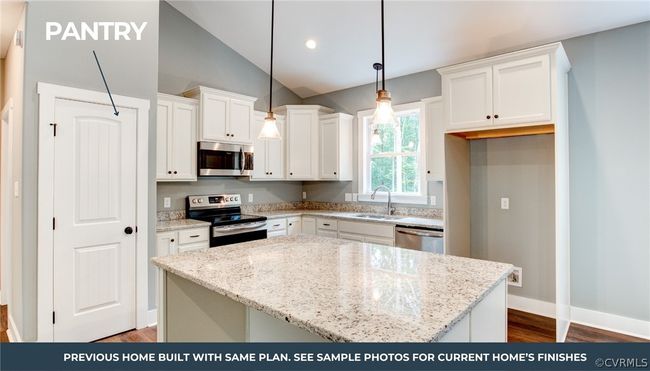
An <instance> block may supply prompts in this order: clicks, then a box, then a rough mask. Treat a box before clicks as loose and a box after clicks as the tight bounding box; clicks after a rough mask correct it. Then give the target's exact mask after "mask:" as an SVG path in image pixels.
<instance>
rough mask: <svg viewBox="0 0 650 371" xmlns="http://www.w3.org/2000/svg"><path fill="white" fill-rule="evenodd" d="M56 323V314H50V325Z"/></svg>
mask: <svg viewBox="0 0 650 371" xmlns="http://www.w3.org/2000/svg"><path fill="white" fill-rule="evenodd" d="M55 323H56V312H52V324H55Z"/></svg>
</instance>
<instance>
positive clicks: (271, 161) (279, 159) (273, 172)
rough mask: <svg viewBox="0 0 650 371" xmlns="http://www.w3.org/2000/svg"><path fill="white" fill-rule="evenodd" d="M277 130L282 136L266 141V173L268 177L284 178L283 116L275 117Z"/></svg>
mask: <svg viewBox="0 0 650 371" xmlns="http://www.w3.org/2000/svg"><path fill="white" fill-rule="evenodd" d="M276 123H277V125H278V130H279V131H280V135H281V136H282V138H281V139H279V140H267V141H266V171H267V172H268V174H267V175H266V177H267V178H269V179H284V143H285V142H284V140H285V139H284V138H285V130H284V128H285V120H284V117H276Z"/></svg>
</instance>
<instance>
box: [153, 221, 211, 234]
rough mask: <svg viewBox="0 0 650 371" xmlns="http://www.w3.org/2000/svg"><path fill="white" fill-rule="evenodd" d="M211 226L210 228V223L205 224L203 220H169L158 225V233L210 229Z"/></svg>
mask: <svg viewBox="0 0 650 371" xmlns="http://www.w3.org/2000/svg"><path fill="white" fill-rule="evenodd" d="M209 226H210V223H209V222H204V221H201V220H194V219H177V220H167V221H159V222H158V223H156V232H170V231H177V230H179V229H188V228H198V227H209Z"/></svg>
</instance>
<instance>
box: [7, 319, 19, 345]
mask: <svg viewBox="0 0 650 371" xmlns="http://www.w3.org/2000/svg"><path fill="white" fill-rule="evenodd" d="M7 317H8V319H7V322H8V325H9V326H8V327H9V328H8V329H7V337H8V338H9V342H10V343H22V342H23V338H22V336H20V331H18V327H16V323H15V322H14V318H13V317H12V316H11V314H10V313H9V314H8V316H7Z"/></svg>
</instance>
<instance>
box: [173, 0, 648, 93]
mask: <svg viewBox="0 0 650 371" xmlns="http://www.w3.org/2000/svg"><path fill="white" fill-rule="evenodd" d="M170 4H171V5H172V6H174V7H175V8H176V9H178V10H179V11H180V12H181V13H183V14H185V15H186V16H187V17H189V18H190V19H192V20H193V21H194V22H196V23H197V24H199V25H200V26H201V27H203V28H204V29H206V30H207V31H209V32H210V33H211V34H213V35H214V36H216V37H217V38H219V39H220V40H221V41H223V42H224V43H225V44H227V45H228V46H230V47H231V48H233V49H234V50H236V51H237V52H238V53H240V54H241V55H243V56H244V57H245V58H247V59H248V60H250V61H251V62H253V63H254V64H255V65H257V66H258V67H260V68H261V69H263V70H264V71H267V72H268V70H269V50H270V46H269V42H270V34H269V33H270V10H271V2H270V1H268V0H266V1H188V0H183V1H170ZM379 9H380V8H379V1H367V0H348V1H312V0H304V1H296V0H292V1H289V0H284V1H283V0H278V1H276V12H275V14H276V27H275V32H276V33H275V35H276V37H275V66H274V74H275V77H276V78H277V79H278V81H280V82H281V83H283V84H284V85H285V86H287V87H288V88H289V89H291V90H293V91H294V92H296V93H297V94H298V95H300V96H301V97H303V98H305V97H309V96H312V95H317V94H323V93H327V92H330V91H334V90H340V89H343V88H347V87H352V86H357V85H362V84H366V83H369V82H373V81H374V79H375V74H374V71H373V69H372V64H373V63H374V62H377V61H379V60H380V58H381V54H380V18H379V15H380V13H379ZM385 12H386V77H387V78H391V77H397V76H402V75H406V74H411V73H415V72H419V71H424V70H428V69H432V68H437V67H442V66H445V65H449V64H453V63H458V62H462V61H467V60H471V59H475V58H480V57H483V56H486V55H494V54H497V53H500V52H505V51H512V50H516V49H521V48H525V47H529V46H534V45H540V44H544V43H548V42H553V41H559V40H563V39H566V38H570V37H574V36H579V35H585V34H589V33H593V32H598V31H603V30H607V29H611V28H616V27H621V26H625V25H629V24H634V23H639V22H643V21H647V20H650V1H647V0H646V1H502V2H501V1H397V0H393V1H390V0H387V1H386V5H385ZM307 39H313V40H315V41H316V43H317V46H316V48H315V49H313V50H311V49H308V48H307V47H305V41H306V40H307Z"/></svg>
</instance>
